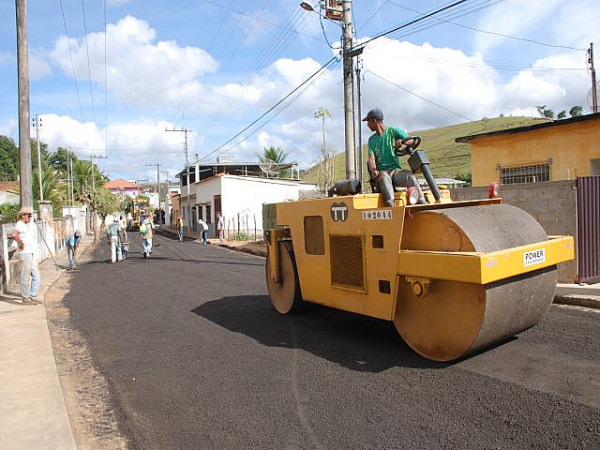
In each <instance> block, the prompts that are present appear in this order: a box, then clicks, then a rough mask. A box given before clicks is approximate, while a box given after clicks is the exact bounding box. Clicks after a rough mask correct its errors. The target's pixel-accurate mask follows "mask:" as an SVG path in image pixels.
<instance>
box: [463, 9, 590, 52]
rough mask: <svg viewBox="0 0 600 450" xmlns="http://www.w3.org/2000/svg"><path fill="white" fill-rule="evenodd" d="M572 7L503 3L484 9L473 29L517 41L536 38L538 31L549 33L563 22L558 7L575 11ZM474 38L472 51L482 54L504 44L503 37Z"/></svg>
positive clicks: (481, 35) (476, 34) (488, 35)
mask: <svg viewBox="0 0 600 450" xmlns="http://www.w3.org/2000/svg"><path fill="white" fill-rule="evenodd" d="M575 3H578V2H571V1H567V0H545V1H543V2H524V1H521V0H505V1H503V2H500V3H498V4H496V5H495V6H492V7H489V8H486V9H484V10H483V14H482V16H481V18H480V20H479V23H478V24H477V26H476V28H478V29H482V30H485V31H490V32H495V33H500V34H504V35H509V36H515V37H519V38H531V37H532V36H539V35H540V33H539V32H538V30H539V28H541V27H543V28H545V29H547V30H548V29H552V28H553V26H554V24H556V23H558V22H561V21H562V20H563V19H562V15H561V12H562V8H561V7H562V6H565V5H567V4H568V7H569V8H577V6H576V5H575ZM474 37H475V46H476V50H477V51H478V52H480V53H482V54H490V53H491V52H492V51H493V50H494V49H495V48H496V47H501V46H503V45H504V44H506V43H507V42H508V41H507V38H506V37H502V36H499V35H494V34H485V33H475V35H474ZM557 42H558V41H557ZM559 42H564V41H563V40H560V41H559Z"/></svg>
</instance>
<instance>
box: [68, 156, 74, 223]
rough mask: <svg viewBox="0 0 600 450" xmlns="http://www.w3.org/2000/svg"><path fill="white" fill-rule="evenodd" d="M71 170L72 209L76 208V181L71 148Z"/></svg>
mask: <svg viewBox="0 0 600 450" xmlns="http://www.w3.org/2000/svg"><path fill="white" fill-rule="evenodd" d="M69 170H70V172H69V173H70V174H71V208H74V207H75V179H74V177H73V156H72V155H71V149H70V148H69ZM71 214H72V213H71Z"/></svg>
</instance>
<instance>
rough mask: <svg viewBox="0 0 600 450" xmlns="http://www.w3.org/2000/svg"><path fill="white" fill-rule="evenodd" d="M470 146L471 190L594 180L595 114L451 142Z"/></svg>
mask: <svg viewBox="0 0 600 450" xmlns="http://www.w3.org/2000/svg"><path fill="white" fill-rule="evenodd" d="M456 142H466V143H469V144H470V145H471V171H472V177H473V186H487V185H489V184H491V183H492V182H494V181H497V182H500V183H501V184H516V183H536V182H540V181H558V180H572V179H575V178H577V177H582V176H590V175H600V114H589V115H585V116H578V117H573V118H570V119H563V120H556V121H553V122H544V123H541V124H536V125H530V126H527V127H519V128H511V129H507V130H499V131H493V132H490V133H482V134H474V135H471V136H463V137H459V138H457V139H456Z"/></svg>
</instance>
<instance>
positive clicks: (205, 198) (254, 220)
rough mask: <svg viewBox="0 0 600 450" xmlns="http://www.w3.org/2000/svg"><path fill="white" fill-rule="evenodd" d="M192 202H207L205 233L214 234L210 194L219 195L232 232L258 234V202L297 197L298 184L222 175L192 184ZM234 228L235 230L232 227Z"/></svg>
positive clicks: (226, 225) (222, 212)
mask: <svg viewBox="0 0 600 450" xmlns="http://www.w3.org/2000/svg"><path fill="white" fill-rule="evenodd" d="M194 186H195V192H196V205H198V206H200V205H204V204H206V203H210V205H211V223H210V224H209V236H211V237H214V236H215V229H214V227H215V204H214V196H215V195H221V214H222V215H223V218H224V220H225V229H226V236H227V230H229V234H230V235H232V234H233V233H235V232H238V230H239V232H243V233H244V234H247V235H248V236H250V237H251V238H253V237H254V236H255V233H256V236H257V238H260V237H261V236H262V230H263V227H262V205H263V203H276V202H283V201H286V200H298V193H299V190H300V186H299V184H298V183H296V182H293V181H284V180H276V179H267V178H252V177H241V176H235V175H222V176H218V177H213V178H210V179H207V180H204V181H202V182H200V183H196V184H195V185H194ZM234 230H235V231H234Z"/></svg>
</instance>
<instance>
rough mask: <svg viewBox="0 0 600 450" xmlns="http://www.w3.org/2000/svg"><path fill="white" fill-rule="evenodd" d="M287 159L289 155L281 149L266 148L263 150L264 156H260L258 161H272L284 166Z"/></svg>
mask: <svg viewBox="0 0 600 450" xmlns="http://www.w3.org/2000/svg"><path fill="white" fill-rule="evenodd" d="M287 157H288V153H287V152H286V151H285V150H283V149H280V148H279V147H265V148H264V149H263V155H262V156H260V155H258V159H259V160H260V161H261V162H268V161H269V160H270V161H273V162H274V163H277V164H283V163H284V162H285V160H286V159H287Z"/></svg>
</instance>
